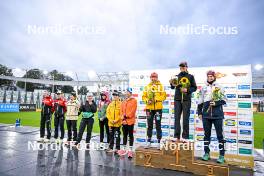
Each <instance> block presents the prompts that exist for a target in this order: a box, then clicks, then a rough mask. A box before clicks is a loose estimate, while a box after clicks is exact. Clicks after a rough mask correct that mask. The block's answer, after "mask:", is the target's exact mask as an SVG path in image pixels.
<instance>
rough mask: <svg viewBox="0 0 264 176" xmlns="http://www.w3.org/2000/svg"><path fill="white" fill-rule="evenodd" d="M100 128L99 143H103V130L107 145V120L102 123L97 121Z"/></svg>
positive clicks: (108, 137)
mask: <svg viewBox="0 0 264 176" xmlns="http://www.w3.org/2000/svg"><path fill="white" fill-rule="evenodd" d="M99 127H100V142H104V129H105V131H106V137H107V143H109V141H110V136H109V127H108V119H107V118H105V119H104V120H103V121H101V120H99Z"/></svg>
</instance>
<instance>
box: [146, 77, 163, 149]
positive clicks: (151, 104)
mask: <svg viewBox="0 0 264 176" xmlns="http://www.w3.org/2000/svg"><path fill="white" fill-rule="evenodd" d="M150 79H151V82H150V83H149V84H148V85H147V86H145V88H144V91H143V96H142V100H143V101H144V102H145V103H146V113H147V123H148V129H147V137H148V139H147V145H146V146H145V148H149V147H150V146H151V137H152V130H153V120H155V124H156V130H157V139H158V144H160V140H161V138H162V131H161V118H162V109H163V105H162V103H163V101H164V100H166V98H167V95H166V92H165V91H164V87H163V85H162V84H161V82H160V81H159V80H158V74H157V73H155V72H154V73H152V74H151V75H150ZM158 149H160V145H159V146H158Z"/></svg>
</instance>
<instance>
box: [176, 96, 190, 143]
mask: <svg viewBox="0 0 264 176" xmlns="http://www.w3.org/2000/svg"><path fill="white" fill-rule="evenodd" d="M190 109H191V101H174V119H175V121H174V129H175V130H174V137H175V138H178V139H180V138H181V114H182V117H183V131H182V138H184V139H189V118H190Z"/></svg>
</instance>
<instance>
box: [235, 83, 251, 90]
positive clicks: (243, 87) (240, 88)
mask: <svg viewBox="0 0 264 176" xmlns="http://www.w3.org/2000/svg"><path fill="white" fill-rule="evenodd" d="M237 88H238V90H251V88H250V85H249V84H245V85H238V86H237Z"/></svg>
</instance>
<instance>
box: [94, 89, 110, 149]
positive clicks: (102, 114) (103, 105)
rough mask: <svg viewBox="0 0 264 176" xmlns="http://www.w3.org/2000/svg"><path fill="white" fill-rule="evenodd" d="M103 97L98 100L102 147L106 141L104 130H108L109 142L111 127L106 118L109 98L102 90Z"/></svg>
mask: <svg viewBox="0 0 264 176" xmlns="http://www.w3.org/2000/svg"><path fill="white" fill-rule="evenodd" d="M100 96H101V99H100V100H99V102H98V105H97V106H98V119H99V127H100V147H101V148H103V146H104V145H103V142H104V130H105V131H106V136H107V143H109V127H108V119H107V118H106V109H107V107H108V105H109V104H110V101H109V99H108V98H107V94H106V93H105V92H102V93H101V94H100Z"/></svg>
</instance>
